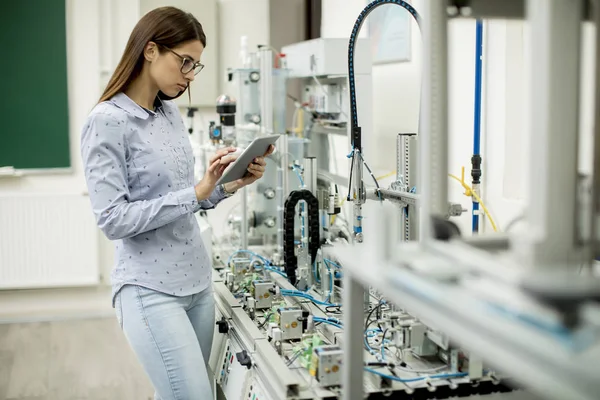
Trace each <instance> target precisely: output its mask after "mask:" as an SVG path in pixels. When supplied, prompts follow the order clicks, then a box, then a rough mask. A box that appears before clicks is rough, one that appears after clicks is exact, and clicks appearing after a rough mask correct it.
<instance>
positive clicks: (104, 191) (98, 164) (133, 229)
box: [81, 114, 198, 240]
mask: <svg viewBox="0 0 600 400" xmlns="http://www.w3.org/2000/svg"><path fill="white" fill-rule="evenodd" d="M124 132H125V124H124V123H122V122H121V121H117V120H116V119H115V118H114V117H112V116H110V115H108V114H96V115H93V116H90V117H89V118H88V121H87V124H86V125H85V127H84V129H83V132H82V136H81V155H82V161H83V166H84V169H85V179H86V184H87V187H88V192H89V195H90V200H91V203H92V208H93V211H94V215H95V216H96V221H97V223H98V227H99V228H100V229H101V230H102V232H104V234H105V235H106V236H107V237H108V238H109V239H111V240H116V239H124V238H128V237H133V236H136V235H139V234H140V233H143V232H147V231H150V230H153V229H157V228H159V227H161V226H163V225H166V224H168V223H170V222H172V221H174V220H176V219H177V218H180V217H181V216H182V215H185V214H188V213H191V212H192V211H193V210H194V208H195V207H197V206H198V201H197V199H196V192H195V190H194V187H189V188H186V189H182V190H179V191H175V192H170V193H168V194H167V195H165V196H162V197H160V198H156V199H149V200H140V201H131V200H130V198H131V196H130V192H129V189H128V185H127V182H128V180H127V166H126V165H127V162H126V151H127V150H126V141H125V135H124Z"/></svg>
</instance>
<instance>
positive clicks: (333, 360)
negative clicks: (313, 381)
mask: <svg viewBox="0 0 600 400" xmlns="http://www.w3.org/2000/svg"><path fill="white" fill-rule="evenodd" d="M341 367H342V349H341V348H340V347H339V346H335V345H331V346H319V347H316V348H315V349H314V350H313V355H312V362H311V365H310V369H309V372H310V374H311V375H312V376H314V377H315V378H317V380H318V381H319V383H320V384H321V386H323V387H329V386H339V385H341V384H342V372H341Z"/></svg>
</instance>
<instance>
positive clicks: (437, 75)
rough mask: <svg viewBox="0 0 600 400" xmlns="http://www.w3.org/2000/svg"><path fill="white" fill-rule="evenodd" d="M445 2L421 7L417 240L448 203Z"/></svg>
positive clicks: (428, 233) (427, 236)
mask: <svg viewBox="0 0 600 400" xmlns="http://www.w3.org/2000/svg"><path fill="white" fill-rule="evenodd" d="M446 3H447V2H445V1H439V0H428V1H426V2H425V4H424V7H423V19H422V21H423V38H424V41H423V47H424V49H423V55H424V59H423V101H422V107H423V109H422V112H421V114H422V119H421V122H422V128H423V130H422V131H421V132H419V134H420V137H419V149H420V154H419V156H420V157H419V172H420V183H419V186H418V190H419V193H420V194H421V195H422V196H421V218H420V227H419V228H420V229H419V232H420V234H421V241H423V242H425V243H426V242H427V241H429V240H431V237H432V232H431V216H432V215H438V216H443V215H445V214H446V208H447V206H448V21H447V15H446V13H447V10H446V6H447V4H446Z"/></svg>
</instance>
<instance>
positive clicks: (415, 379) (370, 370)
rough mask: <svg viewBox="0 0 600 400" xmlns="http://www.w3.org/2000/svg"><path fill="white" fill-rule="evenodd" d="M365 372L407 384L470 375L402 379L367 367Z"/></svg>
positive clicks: (442, 375)
mask: <svg viewBox="0 0 600 400" xmlns="http://www.w3.org/2000/svg"><path fill="white" fill-rule="evenodd" d="M365 371H367V372H370V373H372V374H375V375H379V376H381V377H382V378H385V379H390V380H392V381H396V382H402V383H406V382H418V381H423V380H425V379H451V378H462V377H465V376H467V375H468V374H467V373H466V372H461V373H456V374H437V375H427V376H418V377H416V378H400V377H397V376H393V375H388V374H385V373H383V372H379V371H377V370H374V369H372V368H369V367H365Z"/></svg>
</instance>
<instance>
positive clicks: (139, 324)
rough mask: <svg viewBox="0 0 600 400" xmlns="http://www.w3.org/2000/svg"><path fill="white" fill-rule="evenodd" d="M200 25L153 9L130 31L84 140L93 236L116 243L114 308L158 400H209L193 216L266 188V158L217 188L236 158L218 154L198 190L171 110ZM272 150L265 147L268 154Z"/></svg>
mask: <svg viewBox="0 0 600 400" xmlns="http://www.w3.org/2000/svg"><path fill="white" fill-rule="evenodd" d="M205 46H206V36H205V34H204V32H203V30H202V26H201V25H200V23H199V22H198V21H197V20H196V18H194V16H192V15H191V14H189V13H186V12H183V11H181V10H179V9H177V8H173V7H164V8H158V9H156V10H153V11H151V12H149V13H148V14H146V15H145V16H144V17H143V18H142V19H141V20H140V21H139V22H138V24H137V25H136V26H135V28H134V29H133V32H132V33H131V36H130V38H129V41H128V43H127V46H126V48H125V52H124V54H123V56H122V58H121V60H120V62H119V65H118V66H117V68H116V70H115V73H114V74H113V76H112V78H111V79H110V81H109V83H108V86H107V87H106V89H105V91H104V93H103V95H102V97H101V99H100V102H99V104H98V105H97V106H96V107H95V108H94V109H93V110H92V112H91V113H90V115H89V117H88V119H87V122H86V124H85V126H84V129H83V133H82V138H81V153H82V158H83V165H84V168H85V177H86V181H87V185H88V189H89V194H90V198H91V202H92V207H93V211H94V213H95V215H96V219H97V221H98V226H99V227H100V228H101V229H102V231H103V232H104V234H105V235H106V236H107V237H108V238H109V239H110V240H113V241H114V243H115V249H116V257H115V258H116V260H115V262H116V266H115V268H114V270H113V273H112V277H111V278H112V285H113V300H112V301H113V307H114V308H115V309H116V313H117V318H118V321H119V324H120V326H121V328H122V329H123V331H124V333H125V336H126V337H127V340H128V341H129V344H130V345H131V347H132V348H133V350H134V352H135V354H136V355H137V357H138V359H139V361H140V362H141V364H142V365H143V367H144V369H145V371H146V373H147V374H148V376H149V378H150V380H151V381H152V384H153V386H154V388H155V391H156V394H155V398H157V399H162V400H167V399H186V400H195V399H210V398H212V395H211V385H210V382H209V378H208V374H207V363H208V359H209V355H210V349H211V345H212V339H213V328H214V325H215V322H214V318H215V317H214V299H213V292H212V287H211V260H209V259H208V256H207V252H206V248H205V246H206V244H204V243H202V239H201V237H200V229H199V227H198V224H197V222H196V219H195V217H194V213H195V212H197V211H198V210H201V209H204V210H206V209H211V208H214V207H215V206H216V205H217V204H218V203H219V202H220V201H221V200H223V199H224V198H226V197H229V196H231V195H232V194H233V193H234V192H235V191H236V190H238V189H239V188H241V187H243V186H246V185H249V184H251V183H253V182H255V181H256V180H257V179H259V178H261V177H262V175H263V173H264V170H265V165H266V163H265V160H264V158H263V157H259V158H257V159H255V160H254V162H253V163H252V164H250V165H249V166H248V172H249V174H248V175H247V176H246V177H245V178H243V179H240V180H238V181H235V182H231V183H227V184H225V185H220V186H216V182H217V180H218V179H219V178H220V176H221V175H222V174H223V170H224V169H225V167H227V165H228V164H229V163H230V162H232V161H233V160H234V159H235V156H234V155H228V154H229V153H231V152H233V151H234V150H235V149H232V148H226V149H222V150H219V151H218V152H217V153H216V154H215V155H214V156H213V157H212V158H211V159H210V166H209V167H208V170H207V172H206V174H205V176H204V178H203V179H202V180H201V181H200V182H199V183H197V184H195V182H194V173H193V171H194V159H193V156H192V149H191V146H190V143H189V140H188V139H187V134H186V130H185V129H184V125H183V121H182V117H181V114H180V113H179V110H178V109H177V107H176V105H175V104H174V103H173V102H171V101H169V100H171V99H174V98H176V97H179V96H181V94H183V93H184V92H185V91H186V90H188V95H189V83H190V82H191V81H193V80H194V76H195V75H196V74H198V73H199V72H200V71H201V70H202V68H203V67H204V65H202V64H201V63H200V59H201V56H202V51H203V50H204V47H205ZM273 150H274V149H273V148H272V147H271V148H270V149H269V151H268V152H267V154H265V156H267V155H268V154H270V153H271V152H272V151H273Z"/></svg>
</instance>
